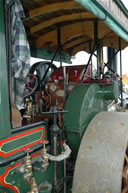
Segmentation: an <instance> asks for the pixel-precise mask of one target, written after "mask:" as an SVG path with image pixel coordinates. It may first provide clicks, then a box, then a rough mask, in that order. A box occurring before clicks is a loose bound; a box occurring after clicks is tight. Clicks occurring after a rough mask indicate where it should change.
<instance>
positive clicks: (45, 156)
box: [42, 144, 48, 164]
mask: <svg viewBox="0 0 128 193" xmlns="http://www.w3.org/2000/svg"><path fill="white" fill-rule="evenodd" d="M42 159H43V160H44V162H45V163H46V164H48V154H47V149H46V147H45V144H44V147H43V150H42Z"/></svg>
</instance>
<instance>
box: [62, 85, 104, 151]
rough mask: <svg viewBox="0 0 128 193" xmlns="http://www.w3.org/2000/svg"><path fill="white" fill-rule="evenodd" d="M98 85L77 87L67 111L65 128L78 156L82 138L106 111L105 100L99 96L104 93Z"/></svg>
mask: <svg viewBox="0 0 128 193" xmlns="http://www.w3.org/2000/svg"><path fill="white" fill-rule="evenodd" d="M102 89H103V88H102V87H100V86H99V85H98V84H86V85H77V86H76V87H74V89H73V90H72V91H71V93H70V95H69V97H68V99H67V102H66V107H65V109H66V110H68V111H69V113H66V114H65V115H64V126H65V128H66V130H67V137H68V142H69V145H70V147H71V148H72V149H73V153H74V154H75V155H76V154H77V151H78V148H79V144H80V141H81V138H82V136H83V133H84V131H85V130H86V128H87V126H88V124H89V122H90V121H91V119H92V118H93V117H94V116H95V115H96V114H97V113H98V112H100V111H105V110H107V109H106V106H105V102H104V98H103V97H100V96H98V95H97V93H100V92H101V93H102Z"/></svg>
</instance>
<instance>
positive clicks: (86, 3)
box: [75, 0, 105, 20]
mask: <svg viewBox="0 0 128 193" xmlns="http://www.w3.org/2000/svg"><path fill="white" fill-rule="evenodd" d="M75 1H76V2H77V3H79V4H81V5H82V6H83V7H84V8H85V9H87V10H88V11H89V12H91V13H92V14H94V15H96V16H97V17H98V18H99V19H103V20H104V19H105V13H104V12H103V11H102V10H101V9H100V7H98V6H97V4H96V3H94V2H93V1H92V0H75Z"/></svg>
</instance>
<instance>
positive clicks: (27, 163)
mask: <svg viewBox="0 0 128 193" xmlns="http://www.w3.org/2000/svg"><path fill="white" fill-rule="evenodd" d="M25 172H26V174H25V177H26V178H29V177H32V176H33V173H32V164H31V157H30V155H29V153H28V152H27V156H26V161H25Z"/></svg>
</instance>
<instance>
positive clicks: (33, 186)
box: [28, 178, 38, 193]
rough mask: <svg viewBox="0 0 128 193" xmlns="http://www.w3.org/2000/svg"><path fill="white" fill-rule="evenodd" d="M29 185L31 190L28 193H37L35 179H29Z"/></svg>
mask: <svg viewBox="0 0 128 193" xmlns="http://www.w3.org/2000/svg"><path fill="white" fill-rule="evenodd" d="M30 184H31V190H30V192H28V193H38V185H37V183H36V180H35V178H32V179H31V182H30Z"/></svg>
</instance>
